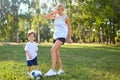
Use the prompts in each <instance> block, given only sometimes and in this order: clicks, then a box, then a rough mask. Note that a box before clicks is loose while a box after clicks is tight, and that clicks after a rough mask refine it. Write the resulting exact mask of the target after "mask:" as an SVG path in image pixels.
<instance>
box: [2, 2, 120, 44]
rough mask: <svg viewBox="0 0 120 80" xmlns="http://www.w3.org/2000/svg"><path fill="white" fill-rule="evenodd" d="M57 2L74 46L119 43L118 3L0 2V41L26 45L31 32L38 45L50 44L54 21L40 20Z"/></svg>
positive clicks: (119, 21)
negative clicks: (60, 6)
mask: <svg viewBox="0 0 120 80" xmlns="http://www.w3.org/2000/svg"><path fill="white" fill-rule="evenodd" d="M59 2H62V3H64V5H65V13H66V14H67V15H68V16H69V17H70V19H71V26H72V40H73V42H74V43H96V42H97V43H106V44H109V43H113V44H115V43H117V42H120V1H119V0H0V41H2V42H26V41H27V36H26V35H27V32H28V30H30V29H34V30H35V31H36V33H37V38H36V41H37V42H52V35H53V31H54V25H53V20H45V19H44V18H43V16H44V15H45V14H47V13H48V12H51V11H52V10H54V9H55V7H56V5H57V4H58V3H59Z"/></svg>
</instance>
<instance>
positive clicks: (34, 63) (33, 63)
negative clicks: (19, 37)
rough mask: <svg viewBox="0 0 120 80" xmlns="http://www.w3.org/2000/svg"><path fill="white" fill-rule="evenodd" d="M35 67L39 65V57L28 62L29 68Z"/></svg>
mask: <svg viewBox="0 0 120 80" xmlns="http://www.w3.org/2000/svg"><path fill="white" fill-rule="evenodd" d="M33 65H38V62H37V57H35V58H34V59H32V60H28V61H27V66H33Z"/></svg>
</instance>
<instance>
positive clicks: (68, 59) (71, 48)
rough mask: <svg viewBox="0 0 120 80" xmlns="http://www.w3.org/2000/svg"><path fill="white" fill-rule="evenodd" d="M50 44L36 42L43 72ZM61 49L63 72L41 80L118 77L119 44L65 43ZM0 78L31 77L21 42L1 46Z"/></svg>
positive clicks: (23, 79) (117, 79) (113, 79)
mask: <svg viewBox="0 0 120 80" xmlns="http://www.w3.org/2000/svg"><path fill="white" fill-rule="evenodd" d="M51 46H52V45H51V44H40V45H39V51H38V54H39V55H38V62H39V69H40V70H41V71H42V73H43V74H45V73H46V72H47V71H48V70H49V69H50V67H51V57H50V53H49V52H50V48H51ZM60 51H61V58H62V61H63V66H64V70H65V74H63V75H57V76H55V77H44V78H42V79H41V80H120V46H105V45H98V44H79V45H78V44H72V45H68V44H65V45H63V46H62V48H61V50H60ZM56 70H58V67H57V69H56ZM0 80H30V78H29V76H28V75H27V66H26V60H25V52H24V44H22V45H4V44H1V45H0Z"/></svg>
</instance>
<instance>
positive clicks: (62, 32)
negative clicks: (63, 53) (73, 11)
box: [44, 3, 72, 76]
mask: <svg viewBox="0 0 120 80" xmlns="http://www.w3.org/2000/svg"><path fill="white" fill-rule="evenodd" d="M44 18H45V19H55V21H54V26H55V31H54V35H53V43H54V44H53V46H52V48H51V57H52V67H51V69H50V70H49V71H48V72H47V73H46V74H45V76H54V75H56V74H63V73H64V70H63V66H62V61H61V58H60V52H59V50H60V46H61V45H62V44H64V42H65V40H67V42H68V43H72V40H71V25H70V19H69V17H68V16H67V15H66V14H64V5H63V4H62V3H60V4H59V5H57V9H56V10H54V11H52V12H50V13H48V14H47V15H45V16H44ZM56 62H57V63H58V65H59V68H60V69H59V71H58V72H56V71H55V67H56Z"/></svg>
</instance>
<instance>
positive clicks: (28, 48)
mask: <svg viewBox="0 0 120 80" xmlns="http://www.w3.org/2000/svg"><path fill="white" fill-rule="evenodd" d="M35 35H36V34H35V32H34V31H32V30H31V31H29V32H28V40H29V42H27V44H26V45H25V49H24V50H25V52H26V60H27V66H28V75H29V76H30V77H32V75H31V71H32V66H34V67H35V70H38V62H37V51H38V46H37V43H36V42H34V40H35Z"/></svg>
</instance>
